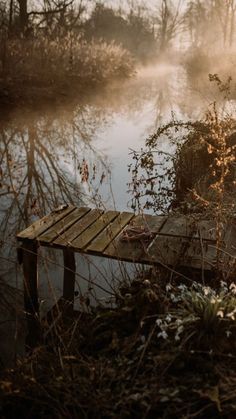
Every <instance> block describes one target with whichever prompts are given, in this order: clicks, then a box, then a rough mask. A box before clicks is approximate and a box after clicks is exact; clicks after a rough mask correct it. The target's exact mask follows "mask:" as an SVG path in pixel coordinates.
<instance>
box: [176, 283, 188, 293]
mask: <svg viewBox="0 0 236 419" xmlns="http://www.w3.org/2000/svg"><path fill="white" fill-rule="evenodd" d="M178 289H179V290H180V291H186V289H187V287H186V285H184V284H180V285H179V286H178Z"/></svg>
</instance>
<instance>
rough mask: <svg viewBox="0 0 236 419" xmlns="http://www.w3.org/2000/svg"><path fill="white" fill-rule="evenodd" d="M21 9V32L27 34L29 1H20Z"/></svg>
mask: <svg viewBox="0 0 236 419" xmlns="http://www.w3.org/2000/svg"><path fill="white" fill-rule="evenodd" d="M18 3H19V7H20V15H19V18H20V31H21V33H22V34H25V32H26V30H27V27H28V12H27V0H18Z"/></svg>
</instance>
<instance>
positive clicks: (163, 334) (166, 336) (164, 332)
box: [157, 330, 168, 339]
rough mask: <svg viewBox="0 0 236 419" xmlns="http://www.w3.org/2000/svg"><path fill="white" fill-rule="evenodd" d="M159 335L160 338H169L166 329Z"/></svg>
mask: <svg viewBox="0 0 236 419" xmlns="http://www.w3.org/2000/svg"><path fill="white" fill-rule="evenodd" d="M157 337H158V338H163V339H167V338H168V335H167V333H166V331H165V330H162V332H160V333H158V335H157Z"/></svg>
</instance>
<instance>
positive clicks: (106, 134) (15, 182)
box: [0, 65, 204, 330]
mask: <svg viewBox="0 0 236 419" xmlns="http://www.w3.org/2000/svg"><path fill="white" fill-rule="evenodd" d="M196 97H197V95H196V92H193V91H191V89H190V88H189V87H188V85H187V80H186V76H185V73H184V70H183V68H181V66H172V65H159V66H156V67H151V68H146V69H142V70H140V71H139V72H138V73H137V77H136V78H135V79H132V80H129V81H126V82H124V83H123V84H119V85H114V86H112V87H109V89H107V90H106V92H103V93H102V94H99V95H98V94H97V95H95V96H94V97H92V98H91V97H90V98H89V99H88V101H87V102H86V103H85V102H83V103H79V101H78V104H77V105H74V104H73V106H72V105H67V106H64V107H62V106H61V107H59V106H57V107H56V108H55V109H53V108H52V109H47V110H45V112H42V111H41V112H35V111H33V110H32V111H27V112H26V111H24V112H22V111H21V112H20V111H19V112H17V113H15V114H14V115H12V116H11V117H10V118H8V119H7V120H5V121H3V122H2V123H1V127H0V159H1V160H0V182H1V188H0V197H1V206H0V209H1V212H0V217H1V218H0V223H1V224H0V228H1V256H0V257H1V259H0V277H1V278H2V279H3V280H5V281H6V282H7V283H8V284H11V285H13V286H14V287H17V288H18V289H21V288H22V277H21V270H20V269H19V268H18V267H17V265H16V252H15V249H16V242H15V234H16V232H17V231H19V230H21V229H23V228H24V227H25V225H29V224H30V223H31V222H32V221H34V220H35V219H37V218H38V217H39V216H42V215H44V214H45V213H47V212H48V211H49V210H51V209H53V208H55V207H57V206H58V205H59V204H61V203H64V202H73V203H75V204H77V205H80V204H81V203H85V204H88V205H90V206H97V205H98V206H102V207H105V208H107V209H110V208H116V209H118V210H126V209H127V208H128V209H130V207H129V205H130V198H131V197H130V195H129V194H128V192H127V190H128V186H127V184H128V182H129V181H130V174H129V173H128V164H129V163H130V162H131V156H130V155H129V153H130V150H131V149H135V150H138V149H140V148H141V147H142V146H143V145H144V141H145V139H146V138H147V136H148V135H149V134H150V133H153V132H154V130H155V128H156V127H157V126H158V125H160V124H161V123H163V122H166V121H168V120H169V119H170V117H171V112H173V111H174V112H175V114H176V116H177V117H180V118H182V119H188V118H192V117H193V116H194V117H197V116H199V114H200V112H201V106H200V105H199V103H201V104H202V102H204V100H203V101H202V99H204V98H201V101H200V102H198V101H197V99H196ZM160 148H161V149H165V150H168V149H169V145H168V144H166V143H162V144H160ZM85 165H87V167H88V172H87V171H85V170H84V167H85ZM40 255H41V263H40V276H39V292H40V299H41V302H42V310H43V311H44V310H46V309H47V308H48V307H49V306H50V305H51V304H52V302H53V300H54V299H55V298H56V297H57V296H58V295H60V293H61V285H62V275H61V274H62V267H61V266H62V260H61V255H60V252H59V251H58V252H54V253H53V254H51V253H49V252H48V251H47V252H46V251H41V253H40ZM77 265H78V266H77V270H78V272H79V274H80V275H81V277H82V278H80V279H79V281H78V284H79V290H81V292H82V294H83V295H85V296H86V293H88V294H89V296H90V299H91V303H94V302H96V300H97V299H102V298H104V297H107V296H109V295H110V293H111V292H112V287H113V286H115V284H116V283H117V278H119V277H120V276H121V270H122V276H125V275H126V274H127V272H130V268H129V267H128V268H127V267H126V266H122V267H120V266H119V264H118V263H117V264H115V263H112V266H111V263H108V262H107V261H106V260H101V259H99V260H98V259H97V258H92V259H90V260H89V261H88V260H87V259H86V258H82V257H78V259H77ZM111 270H112V274H111ZM91 278H92V279H93V281H95V282H96V283H97V287H95V291H93V292H92V293H91V283H90V280H91ZM108 278H109V279H108ZM113 280H114V281H113ZM99 287H102V288H103V289H104V288H105V289H106V291H107V292H106V291H104V290H101V288H99ZM19 301H21V300H19ZM21 303H22V302H20V303H19V305H20V304H21ZM81 303H83V299H82V298H81V294H79V297H78V304H81ZM19 310H20V309H19ZM7 316H8V314H7ZM9 316H10V315H9ZM9 316H8V317H9ZM5 317H6V315H5ZM5 317H4V319H5ZM8 317H7V318H8ZM9 318H10V317H9ZM7 321H8V320H7ZM14 325H15V323H13V326H12V327H13V330H14V327H15V326H14Z"/></svg>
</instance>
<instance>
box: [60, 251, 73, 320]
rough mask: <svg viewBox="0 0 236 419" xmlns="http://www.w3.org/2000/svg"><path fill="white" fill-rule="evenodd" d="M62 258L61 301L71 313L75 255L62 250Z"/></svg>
mask: <svg viewBox="0 0 236 419" xmlns="http://www.w3.org/2000/svg"><path fill="white" fill-rule="evenodd" d="M63 257H64V282H63V299H64V301H65V303H66V304H67V308H68V310H69V312H73V304H74V294H75V273H76V265H75V255H74V252H73V251H71V250H70V249H64V250H63Z"/></svg>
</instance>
